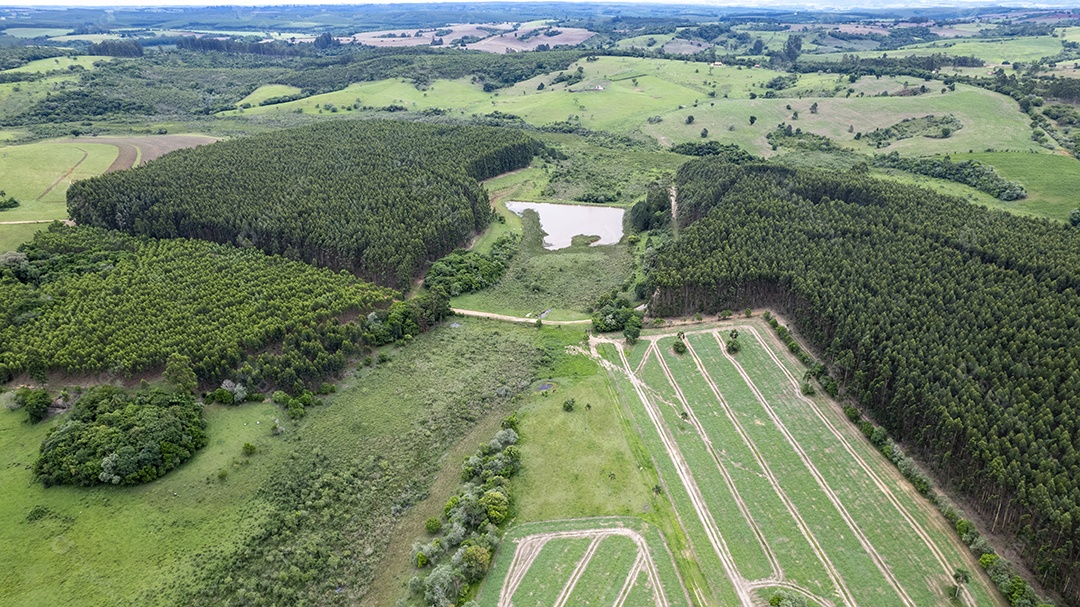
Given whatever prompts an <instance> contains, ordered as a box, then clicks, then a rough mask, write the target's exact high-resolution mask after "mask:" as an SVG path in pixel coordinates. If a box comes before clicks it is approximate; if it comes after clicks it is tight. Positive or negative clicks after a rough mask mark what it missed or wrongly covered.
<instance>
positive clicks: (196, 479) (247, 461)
mask: <svg viewBox="0 0 1080 607" xmlns="http://www.w3.org/2000/svg"><path fill="white" fill-rule="evenodd" d="M6 396H8V397H10V394H9V395H6ZM6 400H7V399H6V398H5V401H6ZM280 415H281V412H280V410H278V408H277V407H275V406H273V405H269V404H267V405H262V404H259V405H248V406H245V407H241V408H227V407H222V406H212V407H208V408H207V410H206V418H207V420H208V422H209V427H210V444H209V445H208V446H207V447H206V448H204V449H203V450H202V451H200V452H199V453H197V454H196V455H195V457H193V458H192V459H191V461H190V462H188V463H186V464H185V465H184V466H183V467H181V468H180V469H178V470H176V471H174V472H172V473H171V474H169V476H168V477H167V478H165V479H163V480H161V481H158V482H155V483H151V484H148V485H144V486H140V487H130V488H127V487H125V488H116V487H98V488H92V489H87V488H80V487H54V488H51V489H45V488H43V487H42V486H41V485H40V484H39V483H36V482H34V481H33V480H32V478H31V472H30V466H31V464H32V463H33V461H34V459H35V457H36V456H37V452H38V446H39V445H40V444H41V440H42V439H43V438H44V436H45V434H46V433H47V432H48V430H49V429H51V428H53V427H55V426H56V425H58V424H59V423H62V419H54V420H51V421H49V422H47V423H43V424H40V425H36V426H30V425H28V424H26V423H25V421H24V418H25V414H23V413H22V412H21V411H14V412H12V411H8V410H7V408H6V407H4V408H2V409H0V429H2V431H0V453H3V459H4V461H5V462H7V464H6V465H5V470H4V472H3V474H0V492H2V493H3V495H4V500H2V501H0V536H2V537H0V543H3V544H4V545H5V546H8V549H5V550H4V551H3V552H2V553H0V595H3V596H4V597H6V598H5V601H4V602H5V604H7V605H11V606H13V607H15V606H22V605H25V606H31V605H43V604H50V605H116V604H135V603H137V602H139V600H141V599H143V598H144V593H148V592H152V591H153V590H154V589H156V590H158V591H160V590H161V589H163V588H165V587H166V586H167V585H168V583H169V582H171V581H172V580H174V579H176V578H179V577H182V576H184V575H187V574H189V573H190V572H191V571H192V568H193V567H197V566H198V565H197V563H195V562H193V561H192V559H191V556H192V555H193V554H195V553H197V552H199V551H201V550H203V549H204V548H206V547H207V546H209V545H218V546H227V545H229V544H232V543H234V542H236V541H237V540H238V539H239V538H240V536H242V535H243V534H244V533H245V532H246V531H248V530H249V529H250V528H251V527H252V525H253V524H255V523H256V522H257V521H258V519H259V517H260V512H261V509H262V508H261V506H262V504H261V501H260V500H259V499H257V498H256V497H255V494H256V490H257V488H258V486H259V484H260V483H261V482H262V481H263V480H264V479H265V478H266V477H267V475H268V473H269V472H270V470H271V468H272V466H271V463H272V462H274V461H276V460H277V459H278V457H279V455H280V452H281V451H283V450H285V449H286V448H287V447H286V446H285V445H284V444H283V443H281V441H280V440H271V437H270V428H272V427H273V421H274V418H275V417H278V416H280ZM245 442H251V443H253V444H255V445H256V446H257V448H258V450H259V451H258V453H257V454H256V455H255V456H252V457H250V458H245V457H244V456H243V455H242V454H241V447H242V446H243V444H244V443H245ZM223 469H224V470H228V471H229V473H230V474H229V478H228V480H227V481H226V482H218V481H217V473H218V471H219V470H223ZM211 479H212V480H211ZM35 507H44V508H47V509H48V512H49V515H48V516H47V517H45V518H42V519H40V520H37V521H35V522H29V521H28V520H27V514H28V513H29V512H30V511H31V510H32V509H34V508H35Z"/></svg>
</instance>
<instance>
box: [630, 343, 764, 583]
mask: <svg viewBox="0 0 1080 607" xmlns="http://www.w3.org/2000/svg"><path fill="white" fill-rule="evenodd" d="M650 356H656V360H657V362H659V363H660V368H661V369H662V370H663V372H664V376H665V377H667V380H668V383H669V384H671V387H672V388H673V389H674V390H675V397H676V398H678V399H679V403H680V404H681V405H682V408H683V411H686V415H687V421H689V422H690V425H692V426H693V427H694V430H695V431H696V432H697V434H698V437H699V438H700V439H701V440H702V442H704V443H705V449H706V450H707V451H708V452H709V455H711V456H712V459H713V461H714V462H716V467H717V468H718V469H719V470H720V475H721V476H722V477H723V478H724V485H726V486H727V488H728V491H730V492H731V495H732V496H733V497H734V498H735V505H736V506H737V507H738V509H739V513H740V514H742V516H743V518H744V519H746V524H748V525H749V526H750V530H751V531H753V533H754V538H755V539H757V542H758V544H759V545H760V546H761V550H762V551H763V552H764V553H765V558H766V559H767V560H768V561H769V568H770V569H772V576H771V577H770V579H775V580H782V579H784V571H783V569H781V567H780V562H779V560H777V558H776V553H774V552H773V551H772V549H771V548H770V547H769V542H768V541H767V540H766V539H765V534H764V533H763V532H762V531H761V527H759V526H758V524H757V521H755V520H754V517H753V515H751V514H750V508H749V507H747V505H746V502H745V501H744V500H743V498H742V495H740V494H739V490H738V489H737V488H736V487H735V481H734V479H732V478H731V474H730V473H729V472H728V470H727V467H726V466H724V463H723V460H721V459H720V454H719V453H718V452H717V450H716V447H714V446H713V443H712V439H710V438H709V436H708V434H706V433H705V428H704V427H703V426H702V425H701V422H700V421H698V418H697V414H696V413H694V410H693V408H692V407H691V406H690V401H689V400H687V398H686V395H685V394H683V391H682V387H680V386H679V384H678V382H676V381H675V377H674V376H673V375H672V374H671V369H670V368H669V367H668V365H667V361H665V360H664V356H663V355H662V354H661V353H660V348H658V347H657V345H656V342H655V341H653V342H650V344H649V350H648V352H646V353H645V358H644V359H643V363H644V361H645V360H648V359H649V357H650ZM729 417H730V415H729ZM733 421H734V420H733ZM739 430H740V431H741V428H739ZM741 434H742V433H741V432H740V435H741ZM744 439H745V437H744ZM752 448H753V447H752V446H751V449H752ZM759 463H760V462H759ZM767 477H768V478H770V479H771V475H767ZM770 484H772V486H773V489H775V490H777V491H779V490H780V489H779V486H778V485H776V484H774V483H772V482H771V480H770Z"/></svg>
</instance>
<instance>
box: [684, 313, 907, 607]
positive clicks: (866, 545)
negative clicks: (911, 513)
mask: <svg viewBox="0 0 1080 607" xmlns="http://www.w3.org/2000/svg"><path fill="white" fill-rule="evenodd" d="M711 333H712V336H713V337H714V338H715V339H716V341H717V343H718V344H719V346H720V351H721V352H722V353H723V355H724V357H725V358H727V359H728V361H729V362H730V363H731V364H732V365H734V366H735V369H736V370H737V371H738V372H739V376H740V377H742V379H743V381H744V382H746V385H747V386H749V387H750V391H751V392H753V393H754V396H755V398H757V401H758V403H759V404H761V406H762V408H764V409H765V413H766V414H768V416H769V419H771V420H772V422H773V424H775V425H776V427H777V429H779V430H780V433H781V434H783V435H784V438H785V439H787V441H788V443H790V444H791V448H792V449H793V450H794V451H795V454H796V455H798V456H799V459H801V460H802V462H803V465H805V466H806V469H807V470H809V471H810V475H811V476H813V477H814V480H815V481H817V484H818V486H819V487H820V488H821V490H822V492H824V493H825V497H827V498H828V500H829V502H830V503H831V504H832V505H833V507H834V508H836V510H837V512H839V513H840V516H841V518H843V519H844V522H845V523H847V526H848V527H849V528H850V529H851V531H852V533H854V534H855V537H856V538H858V540H859V544H860V545H861V546H862V547H863V550H865V551H866V553H867V554H869V555H870V558H871V560H873V561H874V564H875V565H876V566H877V568H878V570H880V571H881V573H882V575H884V576H885V580H886V581H887V582H888V583H889V586H891V587H892V588H893V590H895V591H896V594H897V595H898V596H899V597H900V600H901V601H903V603H904V604H905V605H906V606H907V607H917V606H916V604H915V601H913V600H911V597H910V596H908V593H907V591H906V590H904V588H903V587H902V586H901V585H900V582H899V581H898V580H897V579H896V576H895V575H894V574H893V572H892V569H891V568H890V567H889V566H888V564H887V563H885V559H884V558H882V556H881V554H880V553H879V552H878V551H877V549H875V548H874V546H873V545H872V544H871V543H870V540H869V539H868V538H867V537H866V534H865V533H863V531H862V529H860V528H859V526H858V525H857V524H856V523H855V520H854V519H853V518H852V517H851V513H849V512H848V511H847V508H845V507H844V505H843V504H842V503H841V502H840V498H839V497H837V495H836V493H834V492H833V490H832V487H830V486H829V483H828V482H826V481H825V478H824V477H823V476H822V475H821V472H820V471H819V470H818V469H817V467H816V466H814V464H813V462H811V461H810V457H809V456H808V455H807V454H806V451H804V450H803V448H802V447H801V446H800V445H799V442H798V441H796V440H795V437H794V436H792V435H791V432H790V431H789V430H788V429H787V426H785V425H784V423H783V422H782V421H780V417H779V416H777V415H776V411H774V410H773V408H772V406H770V405H769V402H768V400H766V399H765V396H764V395H763V394H762V393H761V391H760V390H758V387H757V385H755V384H754V382H753V380H752V379H750V376H749V375H747V374H746V370H745V369H743V367H742V365H741V364H739V362H738V361H736V360H735V358H734V357H733V356H731V355H730V354H728V352H727V348H725V347H724V343H723V340H722V339H721V338H720V336H719V335H718V334H717V333H716V332H715V331H712V332H711ZM687 349H688V351H692V350H690V346H689V344H687ZM694 359H695V360H697V355H696V354H695V355H694ZM699 364H700V363H699ZM711 383H712V381H711V379H710V384H711Z"/></svg>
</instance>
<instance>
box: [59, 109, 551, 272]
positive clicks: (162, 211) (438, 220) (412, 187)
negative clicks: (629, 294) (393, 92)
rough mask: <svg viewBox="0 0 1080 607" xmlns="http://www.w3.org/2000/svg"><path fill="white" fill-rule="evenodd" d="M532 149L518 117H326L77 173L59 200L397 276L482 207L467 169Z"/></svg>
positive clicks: (457, 232) (480, 221)
mask: <svg viewBox="0 0 1080 607" xmlns="http://www.w3.org/2000/svg"><path fill="white" fill-rule="evenodd" d="M540 149H541V144H540V143H539V142H537V141H536V140H534V139H532V138H531V137H529V136H527V135H525V134H524V133H522V132H520V131H511V130H504V129H496V128H487V127H461V126H431V125H424V124H416V123H403V122H392V121H370V122H364V121H341V122H337V121H335V122H333V123H323V124H317V125H312V126H307V127H300V128H296V129H288V130H282V131H276V132H272V133H266V134H262V135H255V136H252V137H247V138H244V139H239V140H233V141H226V142H222V143H216V144H213V145H208V146H202V147H199V148H194V149H188V150H182V151H179V152H175V153H173V154H169V155H167V156H165V157H163V158H161V159H158V160H156V161H154V162H151V163H150V164H148V165H146V166H144V167H139V168H136V169H132V170H128V171H120V172H116V173H110V174H107V175H103V176H101V177H97V178H94V179H89V180H86V181H82V182H79V183H76V184H74V185H73V186H72V187H71V189H70V190H69V191H68V211H69V213H70V215H71V217H72V218H73V219H75V220H76V221H77V222H78V223H79V224H89V225H95V226H100V227H108V228H115V229H120V230H125V231H128V232H131V233H134V234H139V235H148V236H155V237H159V238H172V237H178V236H185V237H191V238H202V239H206V240H211V241H215V242H231V243H235V244H237V245H239V246H255V247H258V248H261V249H263V250H265V251H266V252H268V253H274V254H281V255H284V256H285V257H288V258H290V259H298V260H304V261H308V262H311V263H315V264H317V265H322V266H328V267H331V268H334V269H345V270H348V271H350V272H354V273H355V274H357V275H359V276H362V277H365V278H368V279H371V280H374V281H375V282H378V283H380V284H385V285H390V286H394V287H403V286H405V285H408V284H409V281H410V279H411V278H412V277H413V276H415V275H416V274H418V273H419V272H420V271H421V270H422V269H423V268H424V266H425V265H426V264H428V263H430V262H432V261H435V260H436V259H438V258H439V257H441V256H443V255H445V254H446V253H448V252H450V251H451V250H453V249H454V248H455V247H457V246H459V245H461V244H462V243H464V241H465V240H466V239H467V238H468V237H469V235H470V234H473V233H476V232H478V231H480V230H482V229H483V228H484V227H485V226H487V225H488V223H489V222H490V221H491V217H492V214H493V213H492V211H491V207H490V205H489V203H488V197H487V192H486V191H485V190H484V188H483V187H481V186H480V185H479V184H478V183H477V180H480V179H486V178H488V177H492V176H495V175H498V174H500V173H504V172H507V171H510V170H513V169H517V168H521V167H523V166H525V165H527V164H528V163H529V161H530V160H531V159H532V157H533V155H534V154H536V153H537V152H538V151H540Z"/></svg>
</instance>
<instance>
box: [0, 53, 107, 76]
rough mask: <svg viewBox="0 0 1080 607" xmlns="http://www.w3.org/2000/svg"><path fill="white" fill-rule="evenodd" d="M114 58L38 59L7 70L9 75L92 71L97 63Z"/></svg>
mask: <svg viewBox="0 0 1080 607" xmlns="http://www.w3.org/2000/svg"><path fill="white" fill-rule="evenodd" d="M112 59H113V58H112V57H98V56H93V55H79V56H75V57H52V58H49V59H38V60H36V61H31V62H29V63H27V64H26V65H20V66H19V67H16V68H12V69H10V70H7V71H8V72H9V73H35V74H39V73H44V72H55V71H60V70H70V69H72V68H75V67H81V68H83V69H87V70H92V69H94V67H95V65H94V64H95V63H97V62H99V61H112Z"/></svg>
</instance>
